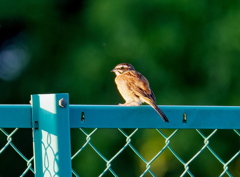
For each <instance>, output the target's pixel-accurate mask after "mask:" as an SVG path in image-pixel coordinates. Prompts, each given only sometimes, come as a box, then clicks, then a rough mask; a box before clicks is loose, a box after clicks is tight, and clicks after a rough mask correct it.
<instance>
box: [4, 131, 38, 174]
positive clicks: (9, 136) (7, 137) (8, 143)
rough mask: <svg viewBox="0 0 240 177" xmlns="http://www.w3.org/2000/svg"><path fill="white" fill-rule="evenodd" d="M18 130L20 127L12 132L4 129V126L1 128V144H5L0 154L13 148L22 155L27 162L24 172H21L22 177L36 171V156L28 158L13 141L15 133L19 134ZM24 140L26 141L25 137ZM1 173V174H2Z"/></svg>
mask: <svg viewBox="0 0 240 177" xmlns="http://www.w3.org/2000/svg"><path fill="white" fill-rule="evenodd" d="M17 132H19V129H18V128H15V129H13V130H12V131H11V132H10V133H8V132H7V131H6V130H4V129H2V128H0V133H2V134H1V135H2V136H1V137H0V143H1V145H2V144H3V146H0V156H1V155H3V153H4V152H6V151H7V150H8V149H10V148H11V149H12V150H14V152H16V154H17V155H18V156H20V157H21V158H22V159H23V161H24V162H25V164H26V167H25V169H24V170H23V172H22V174H20V177H23V176H25V175H26V174H27V173H28V172H30V173H32V174H33V173H34V170H33V168H32V166H33V165H32V163H33V159H34V157H31V158H30V159H28V158H27V157H26V156H25V155H24V154H23V153H22V152H21V151H20V150H19V149H18V148H17V146H16V145H15V144H14V143H13V139H14V138H13V136H14V135H15V134H17ZM23 141H24V139H23ZM13 158H15V157H13ZM1 161H2V159H1ZM15 165H17V166H18V164H15ZM15 165H13V166H15ZM8 169H11V166H9V167H8ZM0 175H1V174H0Z"/></svg>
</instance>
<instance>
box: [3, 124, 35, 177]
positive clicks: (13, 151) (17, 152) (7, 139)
mask: <svg viewBox="0 0 240 177" xmlns="http://www.w3.org/2000/svg"><path fill="white" fill-rule="evenodd" d="M22 133H23V134H22ZM27 133H28V134H29V132H27ZM0 134H1V136H0V156H1V157H2V158H1V163H2V164H1V167H3V166H5V167H6V168H5V169H13V168H14V170H6V171H5V172H4V171H3V170H1V171H0V176H1V177H2V176H15V175H17V176H20V177H23V176H29V175H30V176H33V174H34V170H33V159H34V157H33V155H32V154H33V153H32V141H30V142H29V143H26V141H25V140H26V137H24V136H22V135H24V134H25V133H24V132H23V131H20V129H18V128H15V129H8V130H5V129H2V128H0ZM17 134H19V136H17ZM21 136H22V138H21V140H19V137H21ZM30 136H31V134H30ZM13 139H16V143H14V140H13ZM27 139H28V138H27ZM17 140H18V141H17ZM24 144H25V145H26V144H27V145H29V144H31V147H30V148H29V147H28V149H25V150H24V149H23V148H25V147H26V146H23V145H24ZM18 146H19V148H18ZM20 148H21V149H20ZM22 151H28V152H27V156H29V154H31V156H32V157H31V158H27V157H26V155H24V153H23V152H22ZM29 151H30V152H29ZM5 157H6V158H5ZM19 157H20V158H21V160H19ZM10 159H12V160H13V161H10ZM24 164H25V165H24ZM17 169H18V170H17Z"/></svg>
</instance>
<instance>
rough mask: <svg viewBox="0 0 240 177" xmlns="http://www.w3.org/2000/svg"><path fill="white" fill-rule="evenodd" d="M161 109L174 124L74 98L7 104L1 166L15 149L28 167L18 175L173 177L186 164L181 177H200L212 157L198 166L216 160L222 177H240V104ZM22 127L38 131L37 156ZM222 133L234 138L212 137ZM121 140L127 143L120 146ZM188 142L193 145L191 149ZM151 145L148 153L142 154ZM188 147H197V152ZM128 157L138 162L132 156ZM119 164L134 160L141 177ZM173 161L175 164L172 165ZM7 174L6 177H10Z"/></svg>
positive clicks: (0, 115) (1, 124)
mask: <svg viewBox="0 0 240 177" xmlns="http://www.w3.org/2000/svg"><path fill="white" fill-rule="evenodd" d="M161 109H162V110H163V111H164V113H165V114H166V115H167V117H168V118H169V121H170V123H165V122H163V121H162V120H161V119H160V118H159V116H158V115H157V114H156V113H155V111H154V110H153V109H152V108H151V107H150V106H138V107H121V106H109V105H105V106H103V105H101V106H100V105H70V104H69V97H68V94H39V95H32V96H31V105H0V164H1V165H0V166H2V164H6V158H1V157H7V156H8V153H10V152H11V153H13V152H14V153H16V154H17V156H19V157H20V158H21V159H22V163H24V166H25V167H24V168H23V169H22V171H21V174H18V176H36V177H40V176H41V177H42V176H46V177H47V176H59V177H68V176H69V177H70V176H88V175H87V174H88V173H86V171H91V170H93V169H95V168H94V166H99V168H98V170H97V172H95V173H94V174H97V175H96V176H127V175H126V174H128V173H129V175H128V176H174V173H172V175H171V169H172V171H174V170H175V168H174V166H181V168H179V169H180V170H179V169H178V170H179V171H178V172H176V173H175V176H200V175H199V174H200V173H199V174H196V173H197V172H196V171H195V170H192V165H194V164H196V162H195V161H197V160H199V158H200V157H201V156H202V154H204V153H206V156H204V158H203V159H204V160H205V161H203V162H204V163H202V165H201V166H198V167H197V168H198V169H201V171H204V170H206V169H207V168H205V166H206V164H208V161H209V163H210V164H209V165H211V163H212V162H214V163H217V164H218V166H219V167H220V168H219V169H214V171H216V172H215V176H237V175H240V170H239V166H240V131H239V129H240V107H238V106H161ZM22 129H27V130H32V135H33V138H32V141H33V148H32V149H33V152H32V153H28V155H25V153H23V149H22V147H21V146H19V145H18V144H19V143H18V142H17V140H18V139H19V138H18V137H17V134H19V135H22V134H21V130H22ZM103 131H104V132H107V133H103ZM143 131H148V133H147V134H149V136H146V137H151V136H152V137H154V138H153V139H151V140H149V141H151V143H149V142H146V141H147V139H145V135H146V134H144V133H143ZM183 131H184V132H185V133H183ZM222 131H224V132H222ZM149 132H150V133H149ZM186 132H187V133H186ZM218 132H222V134H221V135H224V136H225V135H226V134H228V133H230V134H231V138H227V142H222V141H219V142H217V143H216V142H215V141H213V140H214V137H215V136H216V135H217V134H218ZM28 134H31V133H30V132H28ZM73 134H74V136H73ZM97 135H98V136H97ZM99 135H101V136H99ZM142 135H143V137H142ZM189 135H190V137H191V138H190V139H188V138H189ZM179 136H184V137H181V138H179ZM78 137H79V138H78ZM99 137H100V138H99ZM185 137H186V138H185ZM178 138H179V139H181V141H178ZM199 138H200V139H199ZM185 139H186V141H185ZM197 139H198V140H197ZM14 140H16V142H15V141H14ZM118 140H119V141H120V140H121V142H124V143H120V145H119V143H118ZM122 140H123V141H122ZM182 140H184V141H182ZM195 140H196V141H195ZM225 140H226V138H225ZM22 141H25V139H23V140H22ZM26 141H27V138H26ZM187 141H190V143H191V146H189V147H184V145H185V144H187V143H186V142H187ZM212 141H213V142H212ZM197 142H201V144H199V143H197ZM210 142H211V143H210ZM214 143H216V144H217V145H216V146H218V144H219V146H221V145H222V146H224V147H225V146H229V145H230V144H233V145H234V146H233V147H234V148H233V149H231V152H225V153H227V154H228V155H227V156H224V157H222V156H221V155H222V154H221V153H219V151H218V150H217V148H215V145H214ZM20 144H23V143H21V142H20ZM99 144H100V145H99ZM139 145H141V147H139ZM144 146H147V150H143V149H146V148H145V147H144ZM176 146H178V147H184V148H185V153H180V152H179V150H176V148H175V147H176ZM104 148H109V149H107V150H103V149H104ZM184 148H183V149H184ZM10 149H11V150H10ZM180 149H181V148H180ZM189 149H194V151H193V152H194V153H192V151H190V150H189ZM223 149H224V148H223ZM225 149H227V148H225ZM88 151H89V152H90V153H89V152H88ZM106 151H109V153H106ZM86 152H88V156H87V157H86V156H84V154H85V153H86ZM129 153H132V154H133V155H131V157H134V159H135V160H132V159H130V158H129V156H128V155H129ZM89 154H90V155H89ZM147 154H151V155H147ZM183 154H185V155H183ZM170 155H171V158H168V157H169V156H170ZM210 156H211V160H209V159H210ZM93 157H94V158H93ZM173 157H174V159H175V161H173V160H172V159H173ZM128 158H129V159H128ZM122 159H124V160H122ZM166 159H168V160H166ZM118 161H121V162H122V161H123V162H124V163H125V162H126V163H127V161H130V162H129V164H131V165H132V163H134V165H132V168H135V171H137V172H135V173H133V172H132V171H131V172H130V170H124V172H123V170H120V169H121V168H120V167H119V164H118ZM166 161H170V162H171V163H172V164H171V166H169V165H168V166H166V164H167V162H166ZM200 161H201V159H200ZM98 162H99V163H98ZM99 164H100V165H99ZM129 164H128V165H129ZM0 168H1V167H0ZM128 168H129V166H128ZM11 169H14V165H12V166H11ZM136 169H138V170H139V171H138V170H136ZM1 170H2V169H1ZM1 170H0V176H1V177H4V175H3V174H2V171H1ZM6 170H7V169H6ZM212 170H213V169H212ZM130 173H131V174H130ZM91 174H93V173H91ZM123 174H125V175H123ZM176 174H177V175H176Z"/></svg>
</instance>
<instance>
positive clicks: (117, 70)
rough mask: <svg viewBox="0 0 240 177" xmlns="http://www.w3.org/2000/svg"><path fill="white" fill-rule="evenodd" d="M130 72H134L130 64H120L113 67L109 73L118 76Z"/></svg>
mask: <svg viewBox="0 0 240 177" xmlns="http://www.w3.org/2000/svg"><path fill="white" fill-rule="evenodd" d="M130 70H135V69H134V67H133V66H132V65H131V64H128V63H120V64H118V65H117V66H115V68H114V69H113V70H112V71H111V72H114V73H115V74H116V75H117V76H118V75H120V74H123V73H125V72H127V71H130Z"/></svg>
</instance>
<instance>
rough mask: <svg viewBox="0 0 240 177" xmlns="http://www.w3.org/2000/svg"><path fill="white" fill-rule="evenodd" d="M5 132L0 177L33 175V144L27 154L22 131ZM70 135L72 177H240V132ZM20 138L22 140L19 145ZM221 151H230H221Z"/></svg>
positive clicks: (108, 131)
mask: <svg viewBox="0 0 240 177" xmlns="http://www.w3.org/2000/svg"><path fill="white" fill-rule="evenodd" d="M0 131H1V136H0V145H1V147H0V148H1V149H0V155H1V156H2V158H1V166H2V164H5V165H4V168H1V173H2V174H0V176H1V177H5V176H6V177H7V176H9V175H10V176H34V167H33V166H34V162H33V161H34V160H33V158H34V156H33V155H31V154H32V150H31V148H32V145H31V140H30V139H29V138H28V141H29V140H30V142H28V143H27V144H28V147H27V148H28V150H27V151H26V150H25V151H24V150H23V147H21V145H22V144H23V143H26V141H25V140H26V138H25V137H22V132H23V131H21V129H18V128H16V129H0ZM71 131H72V142H71V144H72V165H73V169H72V175H73V176H76V177H78V176H82V177H84V176H86V177H87V176H230V177H232V176H239V174H240V169H239V162H240V150H239V148H240V132H239V130H236V129H234V130H217V129H215V130H199V129H196V130H193V129H192V130H180V129H174V130H169V129H97V128H95V129H83V128H80V129H72V130H71ZM26 133H30V132H29V131H27V132H26ZM26 133H25V134H26ZM18 134H19V135H18ZM189 135H190V136H189ZM15 138H17V139H19V138H20V141H16V143H15V141H14V139H15ZM179 139H180V140H181V141H180V140H179ZM19 142H21V143H19ZM221 146H226V147H222V148H223V150H221V148H219V147H221ZM227 147H229V148H227ZM219 149H220V150H219ZM226 149H227V151H225V150H226ZM29 151H31V152H30V153H29ZM9 153H11V155H10V154H9ZM9 158H12V159H9ZM7 159H8V160H7ZM14 162H17V164H15V163H14ZM2 167H3V166H2ZM9 169H11V171H10V172H9ZM3 170H4V171H5V172H4V171H3Z"/></svg>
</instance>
